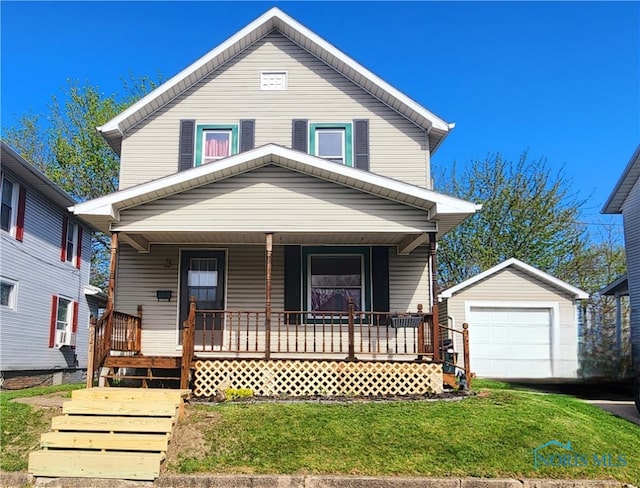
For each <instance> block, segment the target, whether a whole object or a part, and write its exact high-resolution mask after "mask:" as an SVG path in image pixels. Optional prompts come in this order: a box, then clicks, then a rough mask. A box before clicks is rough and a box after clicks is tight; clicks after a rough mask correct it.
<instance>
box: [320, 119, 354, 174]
mask: <svg viewBox="0 0 640 488" xmlns="http://www.w3.org/2000/svg"><path fill="white" fill-rule="evenodd" d="M351 132H352V131H351V124H311V125H310V127H309V142H310V144H309V146H310V149H311V152H312V154H314V155H316V156H319V157H321V158H323V159H327V160H328V161H332V162H334V163H338V164H344V165H346V166H353V154H352V135H351Z"/></svg>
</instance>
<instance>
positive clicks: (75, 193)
mask: <svg viewBox="0 0 640 488" xmlns="http://www.w3.org/2000/svg"><path fill="white" fill-rule="evenodd" d="M161 81H162V80H161V76H158V78H157V80H154V79H151V78H149V77H138V78H136V77H134V76H133V75H129V78H128V79H123V80H122V84H123V94H122V95H119V94H118V93H113V94H111V95H105V94H103V93H102V92H101V91H100V88H99V87H97V86H91V85H88V84H86V85H83V86H81V85H79V83H78V82H73V81H68V82H67V86H66V88H65V89H64V90H63V94H62V96H61V97H57V96H53V97H52V102H51V103H50V104H49V106H48V112H47V113H46V114H34V113H31V112H29V113H27V114H24V115H22V116H21V117H20V118H19V119H18V121H17V123H16V124H15V125H13V126H12V127H9V128H7V129H4V130H3V138H4V140H5V141H6V142H7V144H9V145H10V146H12V147H13V148H14V149H15V150H16V151H17V152H18V153H19V154H20V155H21V156H22V157H24V158H25V159H26V160H27V161H29V162H31V163H32V164H33V165H34V166H36V167H37V168H38V169H40V170H41V171H42V172H43V173H44V174H45V175H47V176H48V177H49V178H50V179H51V180H52V181H53V182H55V183H56V184H57V185H58V186H60V187H61V188H62V189H63V190H65V191H66V192H67V193H69V194H70V195H71V196H72V197H74V198H75V199H76V200H78V201H80V202H82V201H85V200H90V199H93V198H97V197H100V196H103V195H106V194H108V193H111V192H114V191H116V190H117V189H118V173H119V166H120V162H119V158H118V155H117V154H116V153H115V152H114V151H113V150H112V149H111V148H110V147H109V145H108V144H107V143H106V142H105V140H104V139H103V138H102V136H101V135H100V134H99V133H98V132H97V131H96V127H98V126H100V125H102V124H104V123H105V122H107V121H108V120H110V119H111V118H113V117H115V116H116V115H117V114H119V113H120V112H122V111H123V110H124V109H125V108H127V107H128V106H129V105H131V104H132V103H134V102H135V101H137V100H138V99H139V98H140V97H142V96H143V95H144V94H146V93H147V92H149V91H150V90H152V89H154V88H155V87H156V86H157V85H158V84H159V83H160V82H161ZM109 245H110V239H109V236H107V235H105V234H102V233H96V234H95V235H94V239H93V240H92V256H91V265H92V268H91V269H92V276H91V282H92V283H93V284H95V285H97V286H101V287H104V286H105V284H106V281H107V278H108V276H107V273H108V258H109Z"/></svg>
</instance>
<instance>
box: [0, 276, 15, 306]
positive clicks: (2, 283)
mask: <svg viewBox="0 0 640 488" xmlns="http://www.w3.org/2000/svg"><path fill="white" fill-rule="evenodd" d="M17 294H18V282H17V281H13V280H10V279H8V278H4V277H3V278H0V306H2V307H5V308H9V309H11V310H15V308H16V298H17Z"/></svg>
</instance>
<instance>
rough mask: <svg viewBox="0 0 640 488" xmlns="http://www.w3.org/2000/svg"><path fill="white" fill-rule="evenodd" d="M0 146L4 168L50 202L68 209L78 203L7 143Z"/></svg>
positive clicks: (1, 142) (2, 142) (0, 143)
mask: <svg viewBox="0 0 640 488" xmlns="http://www.w3.org/2000/svg"><path fill="white" fill-rule="evenodd" d="M0 146H1V148H2V152H1V154H2V157H1V159H0V163H1V165H2V167H3V168H7V169H9V170H10V171H11V172H12V173H14V174H15V175H16V176H18V177H20V178H22V180H24V182H25V183H27V184H28V185H29V186H31V187H32V188H34V189H36V190H37V191H39V192H40V193H41V194H42V195H44V196H45V197H46V198H47V199H48V200H49V201H51V202H53V203H55V204H56V205H59V206H60V207H62V208H67V207H68V206H69V205H73V204H75V203H76V201H75V200H74V199H73V197H72V196H71V195H69V194H68V193H67V192H65V191H64V190H63V189H62V188H60V187H59V186H58V185H56V184H55V183H54V182H53V181H51V180H50V179H49V178H47V177H46V176H45V175H44V173H42V172H41V171H40V170H38V168H36V167H35V166H34V165H32V164H31V163H29V162H28V161H26V160H25V159H24V158H23V157H22V156H20V155H19V154H18V153H17V152H16V151H14V150H13V148H12V147H11V146H9V145H8V144H7V143H6V142H4V141H0Z"/></svg>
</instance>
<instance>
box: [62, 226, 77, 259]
mask: <svg viewBox="0 0 640 488" xmlns="http://www.w3.org/2000/svg"><path fill="white" fill-rule="evenodd" d="M77 245H78V225H77V224H74V223H73V222H67V237H66V243H65V249H66V252H65V254H66V256H65V260H66V261H68V262H70V263H73V262H74V258H75V256H76V249H77Z"/></svg>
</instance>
